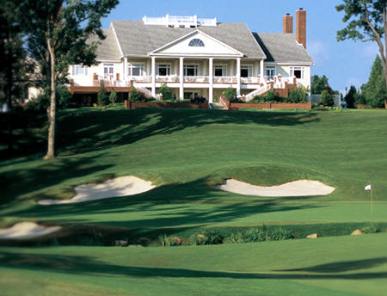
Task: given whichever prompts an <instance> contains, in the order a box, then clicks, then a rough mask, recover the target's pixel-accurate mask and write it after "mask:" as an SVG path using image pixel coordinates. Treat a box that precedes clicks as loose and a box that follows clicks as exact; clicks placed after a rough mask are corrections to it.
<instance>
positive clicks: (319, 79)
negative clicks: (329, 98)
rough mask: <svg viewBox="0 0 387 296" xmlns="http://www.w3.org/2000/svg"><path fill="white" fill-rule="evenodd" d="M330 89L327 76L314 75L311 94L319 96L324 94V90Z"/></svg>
mask: <svg viewBox="0 0 387 296" xmlns="http://www.w3.org/2000/svg"><path fill="white" fill-rule="evenodd" d="M327 88H330V86H329V82H328V77H326V76H325V75H323V76H318V75H313V76H312V83H311V92H312V94H313V95H319V94H321V93H322V92H323V90H324V89H327Z"/></svg>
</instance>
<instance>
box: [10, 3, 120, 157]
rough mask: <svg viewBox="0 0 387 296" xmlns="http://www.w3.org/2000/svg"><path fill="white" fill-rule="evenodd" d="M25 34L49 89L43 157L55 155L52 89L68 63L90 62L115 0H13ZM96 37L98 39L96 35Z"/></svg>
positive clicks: (66, 70) (54, 120)
mask: <svg viewBox="0 0 387 296" xmlns="http://www.w3.org/2000/svg"><path fill="white" fill-rule="evenodd" d="M15 1H16V2H18V15H19V16H20V18H21V19H22V24H23V28H24V29H25V30H26V33H27V41H28V49H29V51H30V54H31V56H32V57H33V58H34V59H35V60H36V61H37V62H38V63H39V65H40V67H41V72H42V74H43V81H45V82H46V85H45V87H44V90H45V91H47V92H49V97H50V106H49V110H48V121H49V129H48V141H47V153H46V155H45V159H52V158H54V157H55V129H56V103H57V97H56V89H57V82H58V81H63V80H65V79H66V76H67V72H68V67H69V65H71V64H84V65H88V66H89V65H92V64H93V63H95V59H96V54H95V50H96V47H97V45H98V41H99V39H103V38H104V35H103V31H102V29H101V19H102V18H103V17H105V16H107V15H108V14H109V13H110V11H111V10H112V9H113V8H114V7H115V6H116V5H117V4H118V0H15ZM96 37H98V38H96Z"/></svg>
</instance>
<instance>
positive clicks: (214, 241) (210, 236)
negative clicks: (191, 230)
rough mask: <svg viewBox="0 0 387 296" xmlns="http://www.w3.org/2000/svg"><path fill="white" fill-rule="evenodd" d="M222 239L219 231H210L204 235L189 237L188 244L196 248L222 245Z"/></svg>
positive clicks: (222, 236) (198, 234)
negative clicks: (196, 246)
mask: <svg viewBox="0 0 387 296" xmlns="http://www.w3.org/2000/svg"><path fill="white" fill-rule="evenodd" d="M224 239H225V236H224V234H222V233H220V232H219V231H215V230H212V231H208V232H205V233H197V234H194V235H193V236H191V238H190V242H191V243H193V244H195V245H198V246H201V245H219V244H223V241H224Z"/></svg>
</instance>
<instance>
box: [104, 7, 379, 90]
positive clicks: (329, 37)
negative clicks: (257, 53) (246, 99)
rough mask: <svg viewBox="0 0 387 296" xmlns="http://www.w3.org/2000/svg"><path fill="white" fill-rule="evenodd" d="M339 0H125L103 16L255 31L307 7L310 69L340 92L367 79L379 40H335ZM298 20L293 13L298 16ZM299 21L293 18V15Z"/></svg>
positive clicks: (277, 28) (271, 28)
mask: <svg viewBox="0 0 387 296" xmlns="http://www.w3.org/2000/svg"><path fill="white" fill-rule="evenodd" d="M340 2H341V1H340V0H121V1H120V4H119V5H118V6H117V7H116V8H115V9H114V10H113V11H112V12H111V14H110V15H109V16H108V17H107V18H106V19H104V20H103V26H104V27H108V26H109V24H110V22H111V21H112V20H118V19H120V20H122V19H142V17H143V16H145V15H146V16H164V15H166V14H170V15H197V16H198V17H210V18H213V17H216V18H217V19H218V21H220V22H234V23H235V22H238V23H240V22H243V23H245V24H246V25H247V26H248V27H249V28H250V30H251V31H254V32H281V31H282V17H283V16H284V15H285V14H286V13H288V12H289V13H291V14H292V15H295V12H296V10H297V9H298V8H300V7H302V8H304V9H306V10H307V13H308V15H307V38H308V39H307V42H308V43H307V47H308V51H309V54H310V55H311V56H312V58H313V62H314V65H313V68H312V74H316V75H326V76H327V77H328V78H329V83H330V85H331V86H332V87H333V88H334V89H335V90H339V91H341V92H345V89H346V88H347V87H349V86H350V85H355V86H356V87H359V86H360V85H361V84H363V83H365V82H366V81H367V80H368V76H369V73H370V69H371V66H372V63H373V61H374V59H375V57H376V55H377V52H378V50H377V46H376V44H374V43H372V42H368V43H364V42H360V41H357V42H355V41H352V40H348V41H344V42H337V41H336V32H337V31H338V30H340V29H341V28H343V27H344V24H343V22H342V17H343V14H342V13H339V12H337V11H336V9H335V6H336V5H337V4H339V3H340ZM294 20H295V19H294ZM294 24H295V21H294Z"/></svg>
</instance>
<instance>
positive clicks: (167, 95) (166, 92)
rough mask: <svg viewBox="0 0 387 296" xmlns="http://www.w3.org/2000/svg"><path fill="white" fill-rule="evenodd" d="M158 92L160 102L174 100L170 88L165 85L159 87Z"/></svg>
mask: <svg viewBox="0 0 387 296" xmlns="http://www.w3.org/2000/svg"><path fill="white" fill-rule="evenodd" d="M159 92H160V94H161V97H162V100H164V101H170V100H176V97H175V96H174V95H173V92H172V90H171V88H169V87H168V86H167V85H166V84H165V83H164V84H162V85H161V87H160V89H159Z"/></svg>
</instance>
